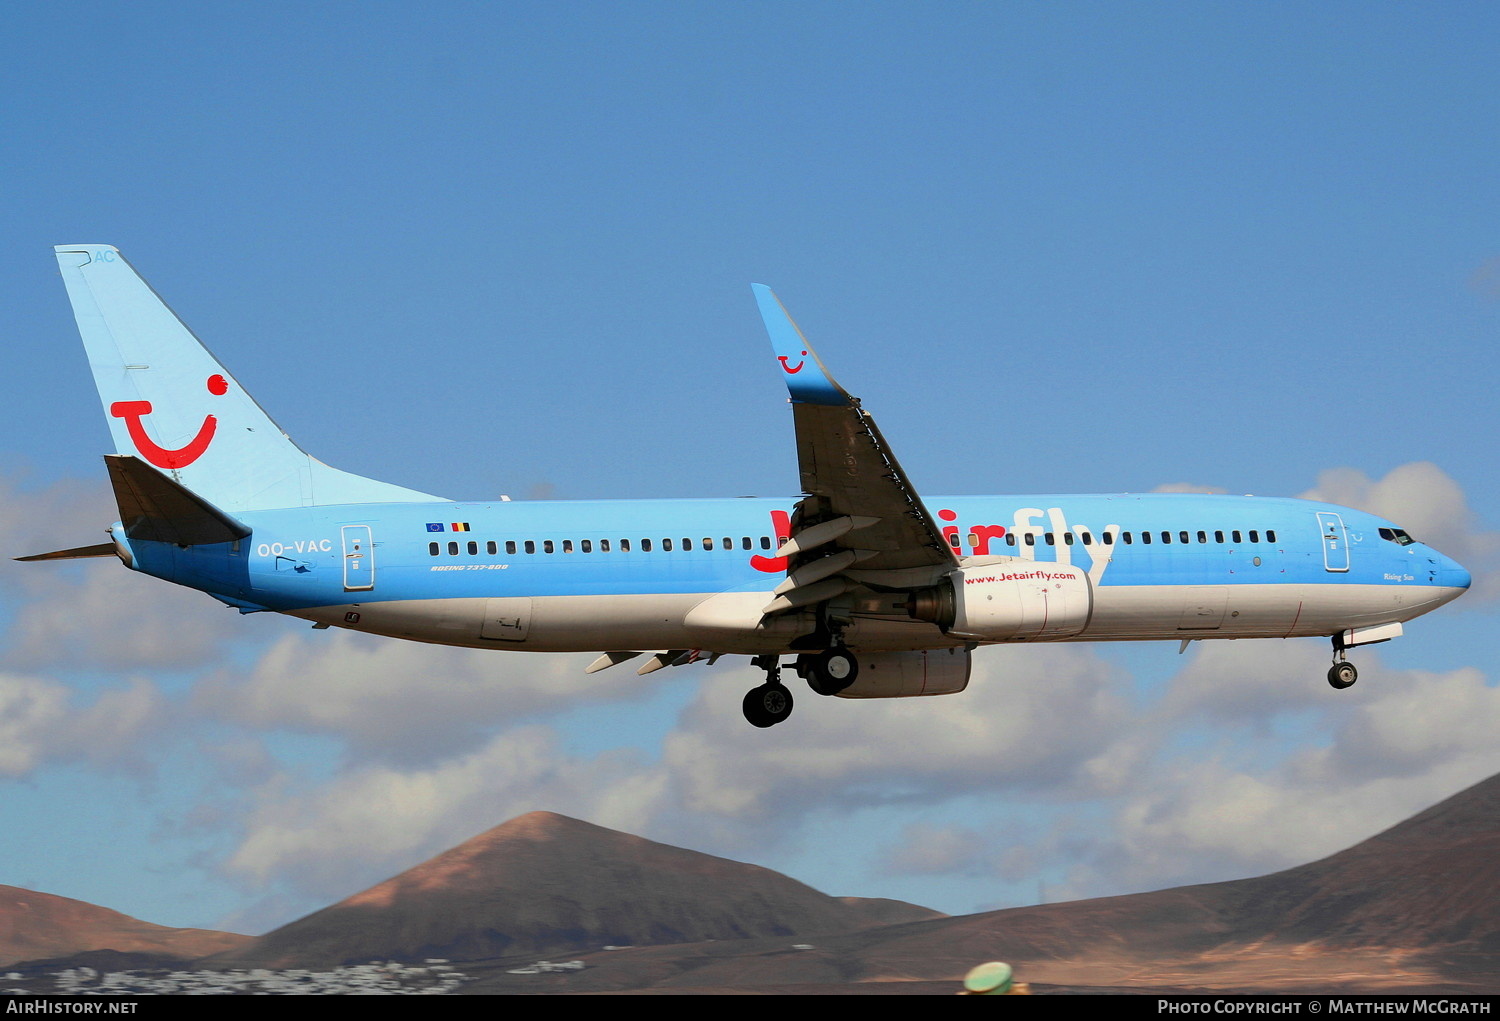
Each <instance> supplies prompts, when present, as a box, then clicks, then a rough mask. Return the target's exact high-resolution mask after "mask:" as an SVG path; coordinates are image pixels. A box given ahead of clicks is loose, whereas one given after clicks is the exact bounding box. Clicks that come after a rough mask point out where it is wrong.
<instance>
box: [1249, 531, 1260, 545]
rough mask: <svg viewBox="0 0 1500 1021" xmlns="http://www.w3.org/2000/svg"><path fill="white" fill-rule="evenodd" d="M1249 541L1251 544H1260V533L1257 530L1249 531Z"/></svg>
mask: <svg viewBox="0 0 1500 1021" xmlns="http://www.w3.org/2000/svg"><path fill="white" fill-rule="evenodd" d="M1250 541H1251V542H1260V531H1259V529H1255V528H1252V529H1250Z"/></svg>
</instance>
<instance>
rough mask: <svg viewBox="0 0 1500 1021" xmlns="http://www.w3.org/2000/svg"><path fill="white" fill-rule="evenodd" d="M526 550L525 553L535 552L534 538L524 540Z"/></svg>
mask: <svg viewBox="0 0 1500 1021" xmlns="http://www.w3.org/2000/svg"><path fill="white" fill-rule="evenodd" d="M526 552H527V553H535V552H536V540H535V539H527V540H526Z"/></svg>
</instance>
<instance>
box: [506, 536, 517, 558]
mask: <svg viewBox="0 0 1500 1021" xmlns="http://www.w3.org/2000/svg"><path fill="white" fill-rule="evenodd" d="M505 552H506V553H509V554H510V555H511V556H515V555H516V540H514V539H506V540H505Z"/></svg>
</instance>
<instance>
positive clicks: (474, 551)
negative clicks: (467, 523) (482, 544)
mask: <svg viewBox="0 0 1500 1021" xmlns="http://www.w3.org/2000/svg"><path fill="white" fill-rule="evenodd" d="M469 556H471V557H477V556H479V543H477V542H475V541H474V540H472V539H470V540H469Z"/></svg>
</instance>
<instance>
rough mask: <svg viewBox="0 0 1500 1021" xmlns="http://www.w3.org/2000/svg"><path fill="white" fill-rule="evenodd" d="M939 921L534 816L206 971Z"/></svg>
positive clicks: (903, 907) (549, 951)
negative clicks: (921, 920) (219, 966)
mask: <svg viewBox="0 0 1500 1021" xmlns="http://www.w3.org/2000/svg"><path fill="white" fill-rule="evenodd" d="M932 917H941V916H940V915H938V913H937V912H933V911H928V910H927V909H925V908H918V907H915V906H913V905H909V904H900V903H899V902H893V901H865V900H859V899H854V898H850V899H845V900H840V899H838V898H834V897H830V896H827V895H825V894H822V893H819V892H818V891H817V890H814V889H812V888H811V887H809V886H805V885H803V884H802V883H799V882H797V881H795V880H793V879H789V878H787V877H786V876H783V875H780V874H779V873H776V872H772V871H770V870H769V869H764V868H760V867H759V866H755V865H746V864H743V863H741V862H735V861H729V860H727V859H724V858H716V857H713V856H712V855H707V854H701V853H699V852H697V851H688V850H684V849H682V848H678V847H671V846H668V845H666V844H658V843H656V842H654V841H650V840H645V839H643V838H641V837H635V836H631V835H630V834H627V833H620V832H617V831H615V830H610V829H606V828H604V827H602V826H595V825H593V824H591V823H586V822H581V821H579V820H577V819H570V818H568V817H567V816H562V815H555V814H553V813H551V812H532V813H530V814H529V815H524V816H521V817H519V818H517V819H512V820H511V821H510V822H507V823H504V824H502V825H500V826H497V827H495V828H494V829H492V830H489V831H488V832H485V833H482V834H480V835H479V836H477V837H474V838H473V839H472V840H469V841H466V842H465V843H463V844H460V845H459V846H458V847H455V848H453V849H452V850H449V851H445V852H444V853H442V854H440V855H438V856H437V857H435V858H432V859H430V860H429V861H426V862H424V863H423V864H421V865H418V866H416V867H415V868H412V869H409V870H407V871H406V872H403V873H401V874H400V875H398V876H395V877H394V878H392V879H388V880H386V881H385V882H383V883H380V884H378V885H376V886H373V887H371V888H370V889H368V890H365V891H364V892H362V893H358V894H355V895H354V896H352V897H349V898H348V899H346V900H343V901H341V902H339V903H338V904H334V905H332V906H331V907H327V908H324V909H323V910H321V911H318V912H315V913H314V914H311V915H308V916H307V917H306V918H302V919H299V920H297V921H295V922H292V923H290V924H289V925H285V926H282V927H281V928H279V929H276V930H274V931H273V932H270V933H267V934H266V935H264V936H262V937H260V938H259V939H257V940H255V941H254V942H253V943H250V944H248V945H246V946H243V947H240V948H238V949H236V950H234V951H232V952H230V953H227V954H221V955H219V956H218V957H216V958H215V960H214V962H212V963H214V964H215V965H226V966H227V965H231V964H232V965H234V966H241V967H246V966H254V967H265V968H275V967H290V966H296V967H326V966H331V965H337V964H344V963H355V962H361V961H370V960H404V961H420V960H423V959H425V958H429V957H441V958H448V959H452V960H459V961H468V960H478V959H484V958H493V957H514V956H538V957H542V956H547V955H556V954H564V953H569V954H573V953H577V952H579V951H582V950H589V949H597V948H600V947H604V946H608V945H614V946H622V945H645V944H671V943H696V942H702V941H706V940H744V939H755V938H758V937H771V936H774V937H791V936H794V935H799V934H806V933H820V932H844V931H849V930H851V929H859V928H863V927H866V926H870V925H880V924H885V923H886V922H888V921H891V920H911V919H915V918H932Z"/></svg>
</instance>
